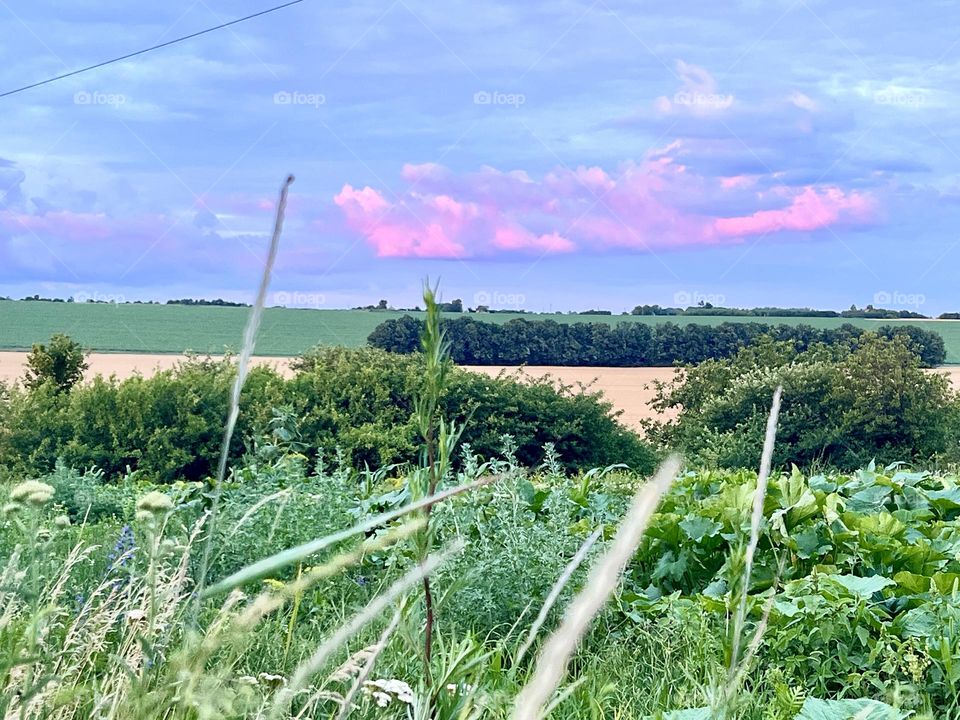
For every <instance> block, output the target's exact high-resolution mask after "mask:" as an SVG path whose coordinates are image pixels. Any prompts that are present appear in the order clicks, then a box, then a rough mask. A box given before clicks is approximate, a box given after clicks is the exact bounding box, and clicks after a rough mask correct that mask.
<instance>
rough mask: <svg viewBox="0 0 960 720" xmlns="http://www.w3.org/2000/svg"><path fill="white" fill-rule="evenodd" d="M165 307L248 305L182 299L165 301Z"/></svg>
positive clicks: (221, 301)
mask: <svg viewBox="0 0 960 720" xmlns="http://www.w3.org/2000/svg"><path fill="white" fill-rule="evenodd" d="M167 305H205V306H207V305H212V306H214V307H250V304H249V303H241V302H230V301H229V300H221V299H220V298H217V299H216V300H205V299H203V298H200V299H194V298H183V299H182V300H167Z"/></svg>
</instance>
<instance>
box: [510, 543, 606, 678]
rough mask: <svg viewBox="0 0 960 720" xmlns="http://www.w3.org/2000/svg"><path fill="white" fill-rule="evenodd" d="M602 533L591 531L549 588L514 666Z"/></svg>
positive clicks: (521, 657) (518, 652) (535, 636)
mask: <svg viewBox="0 0 960 720" xmlns="http://www.w3.org/2000/svg"><path fill="white" fill-rule="evenodd" d="M602 532H603V528H597V529H596V530H594V531H593V533H592V534H591V535H590V537H588V538H587V539H586V540H584V542H583V545H581V546H580V549H579V550H577V553H576V555H574V556H573V559H572V560H570V562H569V563H567V566H566V567H565V568H564V569H563V572H562V573H560V577H559V578H557V581H556V582H555V583H554V585H553V587H552V588H550V594H549V595H547V599H546V600H545V601H544V603H543V607H541V608H540V613H539V614H538V615H537V619H536V620H534V621H533V625H531V626H530V631H529V632H528V633H527V638H526V640H524V642H523V645H521V646H520V650H518V651H517V656H516V658H514V661H513V662H514V664H515V665H519V664H520V661H521V660H523V657H524V656H525V655H526V654H527V651H528V650H529V649H530V646H531V645H533V641H534V640H536V638H537V633H538V632H540V628H541V627H543V623H544V622H546V620H547V615H549V614H550V611H551V610H552V609H553V606H554V605H555V604H556V602H557V599H558V598H559V597H560V593H562V592H563V589H564V588H565V587H566V586H567V583H568V582H570V578H571V577H573V573H575V572H576V571H577V568H578V567H580V563H582V562H583V559H584V558H585V557H586V556H587V553H588V552H590V548H592V547H593V545H594V543H596V542H597V540H599V539H600V534H601V533H602Z"/></svg>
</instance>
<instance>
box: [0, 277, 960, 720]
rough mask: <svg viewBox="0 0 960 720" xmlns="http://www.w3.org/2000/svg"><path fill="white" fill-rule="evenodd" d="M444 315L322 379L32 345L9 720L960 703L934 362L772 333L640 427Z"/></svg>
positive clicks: (904, 713)
mask: <svg viewBox="0 0 960 720" xmlns="http://www.w3.org/2000/svg"><path fill="white" fill-rule="evenodd" d="M424 300H425V303H426V305H427V307H428V308H429V311H428V312H427V313H426V314H425V317H424V323H423V329H422V335H421V340H422V351H421V352H417V353H410V354H405V355H398V354H394V353H389V352H387V351H385V350H382V349H379V348H373V347H357V348H342V347H325V346H318V347H315V348H313V349H312V350H310V351H308V352H306V353H304V354H303V355H302V356H301V357H299V358H298V359H297V361H296V362H294V363H292V364H291V370H292V374H291V375H290V376H281V375H280V374H278V373H276V372H275V371H273V370H271V369H270V368H264V367H259V368H254V369H252V370H251V372H250V373H249V375H247V374H245V373H241V372H239V370H238V364H237V361H235V360H234V359H232V358H221V359H219V360H217V359H210V358H197V357H192V358H190V359H187V360H184V361H183V362H181V363H179V364H178V365H177V366H176V367H174V368H172V369H169V370H164V371H161V372H158V373H157V374H155V375H154V376H152V377H150V378H145V377H142V376H134V377H130V378H126V379H119V378H116V377H111V378H103V377H98V378H96V379H94V380H92V381H91V382H87V383H84V382H81V379H82V377H83V373H84V369H85V364H84V353H83V349H82V347H81V346H80V345H79V344H78V343H77V342H75V341H73V340H71V339H70V338H67V337H63V336H60V337H56V338H53V339H52V340H51V341H50V343H49V345H44V346H42V347H41V346H38V347H36V348H34V350H33V351H32V352H31V355H30V361H29V362H28V364H27V372H26V375H25V377H24V379H23V382H22V383H15V384H12V385H5V384H3V383H0V479H2V482H0V508H2V509H0V558H2V560H0V714H2V717H4V718H8V719H9V720H14V719H16V720H41V719H42V720H46V719H47V718H57V719H58V720H80V719H81V718H84V719H85V718H98V719H101V718H102V719H103V720H133V719H134V718H164V720H214V719H215V718H216V719H219V718H228V719H231V720H241V719H243V720H245V719H247V718H255V719H257V720H301V719H304V720H306V719H308V718H310V719H314V720H346V719H347V718H348V717H353V718H357V719H369V720H380V719H390V720H393V719H395V720H486V719H490V720H508V719H509V720H541V719H545V718H554V719H557V720H575V719H577V720H579V719H581V718H589V719H590V720H602V719H605V718H613V719H616V720H734V719H736V720H740V719H742V720H854V719H856V720H906V719H907V718H916V719H917V720H934V719H935V718H955V717H960V691H958V689H957V688H958V687H960V473H958V472H957V471H956V468H957V467H958V466H960V462H958V457H960V456H958V452H957V448H958V447H960V432H958V429H957V428H958V425H960V423H958V420H960V397H958V396H957V394H956V393H955V392H953V391H952V389H951V388H950V386H949V384H948V382H947V380H946V379H945V378H944V377H941V376H939V375H936V374H933V373H928V372H925V371H924V370H923V369H922V368H921V364H920V356H919V355H918V354H917V353H916V352H915V350H914V349H913V346H911V345H910V344H909V343H907V342H906V341H905V340H903V339H902V338H883V337H879V336H875V335H874V336H869V337H865V338H863V339H862V340H860V341H859V342H857V343H856V344H855V345H853V346H844V345H836V346H826V345H818V346H815V347H811V348H808V349H806V350H803V351H799V350H797V349H796V348H795V347H793V346H792V345H791V344H790V343H784V342H779V343H778V342H777V341H776V340H775V339H774V338H773V337H770V336H763V337H761V338H759V339H758V340H757V341H756V342H755V343H754V344H751V345H749V346H747V347H744V348H742V349H741V350H740V351H739V352H738V353H737V355H736V356H734V357H732V358H724V359H718V360H709V361H706V362H704V363H702V364H700V365H698V366H688V367H687V368H686V370H685V372H684V373H679V374H678V375H677V376H676V377H675V378H674V379H673V380H672V381H671V382H670V383H668V384H665V385H662V386H661V387H660V388H659V389H658V393H657V397H656V398H655V402H654V404H655V405H656V406H658V407H659V408H661V409H664V410H667V409H670V408H673V407H675V406H679V407H682V410H681V411H680V412H679V414H676V415H675V416H673V418H672V419H669V420H668V419H666V418H664V421H663V422H660V423H651V424H649V425H648V426H646V428H645V429H646V431H647V433H646V434H645V435H644V436H641V435H638V434H636V433H634V432H633V431H631V430H630V429H628V428H626V427H624V426H623V425H622V424H620V423H619V422H618V420H617V418H616V417H615V416H614V415H611V413H610V410H611V408H610V405H609V404H607V403H606V402H605V401H604V400H603V399H602V397H600V396H599V395H596V394H592V393H590V392H586V393H585V392H581V391H578V390H575V389H573V388H566V389H560V390H557V389H556V388H555V387H554V386H553V385H552V384H551V383H549V382H548V381H546V380H542V381H539V382H536V381H535V382H532V383H519V382H517V381H516V380H514V379H511V378H509V377H497V378H493V379H492V378H487V377H485V376H482V375H480V374H477V373H470V372H467V371H465V370H463V369H462V368H458V367H456V366H455V365H454V364H453V363H452V361H451V358H450V355H449V345H448V344H447V342H446V340H445V338H444V335H443V332H442V329H441V327H442V326H441V323H440V312H439V308H438V306H437V304H436V303H435V301H434V295H433V292H432V291H431V290H429V289H427V290H426V291H425V297H424ZM29 305H33V306H38V307H41V308H43V307H44V305H45V304H42V303H32V304H29ZM46 307H47V308H48V309H49V308H50V307H54V310H56V311H59V310H61V308H65V312H69V313H76V314H77V315H76V316H77V317H81V316H83V314H84V313H85V312H86V311H87V310H88V309H91V308H92V309H93V310H94V311H95V313H105V312H106V313H128V315H129V316H130V317H133V316H135V315H136V313H140V314H141V317H148V315H150V314H152V315H153V316H154V317H156V318H163V319H164V321H165V322H167V318H171V317H174V318H175V317H181V318H183V317H187V316H193V317H194V318H200V317H204V318H207V319H208V321H211V320H210V319H213V321H215V319H216V318H217V317H218V316H223V317H226V316H228V315H233V314H234V313H239V314H240V316H241V319H243V316H245V315H246V314H247V312H248V311H246V310H244V309H238V310H229V309H222V308H182V307H179V306H173V307H169V308H167V307H149V306H148V307H137V306H121V307H112V306H89V307H85V306H78V307H70V306H65V305H64V306H46ZM48 312H51V314H52V311H49V310H48ZM317 312H318V311H277V310H274V311H273V314H274V315H277V316H281V315H282V316H285V317H287V318H298V317H309V313H317ZM130 313H133V314H132V315H131V314H130ZM269 316H270V314H269V313H268V315H267V317H266V318H265V320H264V322H265V327H266V328H267V329H269V327H270V325H269V323H270V319H269ZM328 316H329V314H328ZM363 316H368V317H371V318H372V319H373V320H374V321H376V320H378V319H379V318H381V317H383V314H381V313H366V312H354V313H346V312H344V313H343V314H342V316H341V317H342V318H345V319H350V318H354V319H356V318H361V317H363ZM101 317H109V315H101ZM250 317H251V318H254V321H255V318H256V314H255V313H254V314H251V315H250ZM590 317H593V316H590ZM713 320H716V319H713ZM105 324H106V323H105ZM179 325H180V327H177V326H175V325H174V324H168V325H167V326H166V327H167V328H168V331H169V334H168V335H167V337H168V342H177V341H176V340H169V338H170V337H177V336H178V337H181V338H182V337H184V336H185V335H188V334H190V333H199V332H200V330H201V328H198V327H192V326H190V325H191V324H190V323H185V322H181V323H180V324H179ZM252 327H255V324H254V325H253V326H252ZM273 327H274V328H276V325H274V326H273ZM139 328H140V329H141V330H144V329H145V328H149V324H148V323H147V321H143V322H141V323H140V325H139ZM62 329H67V330H69V331H70V332H72V333H75V334H77V336H78V337H81V336H80V335H79V333H77V328H76V327H74V328H62ZM113 330H114V331H115V332H116V327H114V328H113ZM221 330H222V328H221ZM177 332H179V335H176V333H177ZM86 342H89V341H86ZM243 357H244V356H243V355H242V354H241V358H243ZM243 362H244V361H243V360H242V359H241V360H240V361H239V367H243ZM241 390H242V392H241ZM781 408H782V409H781ZM905 408H906V410H905ZM225 419H228V420H225ZM754 468H759V470H757V469H754ZM801 468H802V469H801Z"/></svg>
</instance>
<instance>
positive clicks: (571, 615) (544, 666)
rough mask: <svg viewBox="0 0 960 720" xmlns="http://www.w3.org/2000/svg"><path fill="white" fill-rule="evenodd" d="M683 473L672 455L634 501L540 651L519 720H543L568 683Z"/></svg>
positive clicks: (517, 708)
mask: <svg viewBox="0 0 960 720" xmlns="http://www.w3.org/2000/svg"><path fill="white" fill-rule="evenodd" d="M679 470H680V458H679V457H677V456H676V455H671V456H670V457H669V458H667V460H666V461H664V463H663V464H662V465H661V466H660V468H659V469H658V470H657V472H656V474H655V475H654V476H653V478H652V479H651V480H650V481H649V482H648V483H646V484H645V485H644V486H643V487H642V488H640V490H639V491H638V492H637V494H636V495H635V496H634V499H633V502H632V503H631V505H630V509H629V510H628V511H627V515H626V517H625V518H624V519H623V522H621V523H620V527H619V529H618V530H617V535H616V537H615V538H614V540H613V544H612V545H611V547H610V549H609V550H608V551H607V552H606V553H605V554H604V555H603V556H602V557H601V558H600V559H599V560H598V561H597V563H596V565H594V568H593V570H592V571H591V573H590V578H589V580H588V581H587V585H586V587H585V588H584V589H583V590H581V591H580V594H578V595H577V596H576V597H575V598H574V599H573V602H572V604H571V605H570V608H569V609H568V610H567V613H566V615H565V616H564V619H563V622H562V623H561V625H560V627H559V628H557V630H556V631H555V632H554V633H553V634H552V635H551V636H550V638H549V639H548V640H547V642H546V643H545V644H544V646H543V649H542V650H541V651H540V656H539V658H538V659H537V666H536V669H535V670H534V674H533V678H532V679H531V680H530V681H529V682H528V683H527V685H526V686H525V687H524V688H523V690H521V692H520V694H519V695H518V696H517V700H516V704H515V706H514V711H513V718H514V720H538V718H540V717H541V715H542V712H543V708H544V706H545V705H546V704H547V703H548V702H549V700H550V697H551V696H552V695H553V693H554V692H555V691H556V689H557V686H558V685H559V684H560V682H561V680H563V676H564V673H565V672H566V670H567V664H568V663H569V662H570V657H571V656H572V655H573V652H574V650H575V649H576V647H577V644H578V643H579V642H580V639H581V638H582V637H583V634H584V633H585V632H586V631H587V627H588V626H589V625H590V622H591V621H592V620H593V618H594V616H595V615H596V614H597V612H599V611H600V608H601V607H603V605H604V603H606V602H607V600H608V599H609V597H610V594H611V593H612V592H613V590H614V588H616V586H617V583H618V582H619V581H620V575H621V573H622V572H623V569H624V567H626V564H627V563H628V562H629V561H630V558H631V557H633V554H634V552H635V551H636V549H637V544H638V543H639V542H640V538H641V537H642V536H643V533H644V531H645V530H646V528H647V523H649V522H650V518H651V516H652V515H653V513H654V511H655V510H656V508H657V505H658V503H659V502H660V498H661V496H662V495H663V494H664V493H665V492H666V491H667V489H668V488H669V487H670V485H671V483H672V482H673V479H674V477H676V475H677V472H679Z"/></svg>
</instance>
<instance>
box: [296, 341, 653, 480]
mask: <svg viewBox="0 0 960 720" xmlns="http://www.w3.org/2000/svg"><path fill="white" fill-rule="evenodd" d="M296 367H297V370H298V372H297V375H296V376H295V377H294V378H293V379H292V380H290V381H289V383H288V385H287V389H288V393H287V401H288V402H289V403H290V405H291V406H292V407H293V408H294V414H295V415H296V416H297V417H299V418H300V430H301V432H302V434H303V436H304V437H305V438H307V439H308V442H309V443H310V444H311V445H313V446H315V447H320V448H326V449H328V450H332V449H333V448H335V447H336V446H339V447H341V448H343V449H345V450H348V451H349V453H350V454H351V461H352V462H353V463H355V464H357V465H359V466H362V465H363V464H364V463H368V464H369V465H370V466H371V467H374V466H381V465H385V464H389V463H393V462H405V461H409V460H412V459H414V458H415V456H416V452H417V449H418V448H417V445H416V442H415V432H414V429H413V425H412V421H411V417H412V413H413V397H414V392H415V390H416V389H417V388H418V387H419V385H420V383H421V379H422V377H423V361H422V358H421V357H420V356H419V355H417V354H414V355H409V356H404V357H398V356H397V355H394V354H389V353H386V352H383V351H381V350H376V349H373V348H358V349H344V348H318V349H316V350H313V351H311V352H309V353H307V354H305V355H304V357H303V358H302V359H301V360H300V362H299V363H298V364H297V366H296ZM442 405H443V408H442V415H443V416H444V417H446V418H447V419H449V420H455V421H457V422H458V423H461V422H464V421H466V420H467V418H469V422H467V424H466V428H465V429H464V432H463V436H462V438H461V441H462V442H463V443H466V444H469V445H470V447H471V448H472V449H473V450H474V451H475V452H478V453H480V454H482V455H485V456H487V457H492V456H494V455H496V454H498V453H499V452H500V451H501V449H502V447H503V444H504V436H505V435H510V436H511V437H512V441H513V443H514V444H515V445H516V455H517V458H518V459H519V460H520V462H521V463H523V464H527V465H535V464H537V463H539V462H540V461H541V460H542V458H543V446H544V445H545V444H546V443H548V442H552V443H553V444H554V445H555V447H556V449H557V452H558V453H559V456H560V460H561V462H563V463H565V464H566V465H567V466H568V467H593V466H598V465H607V464H611V463H616V462H623V463H627V464H629V465H630V466H631V467H634V468H636V469H638V470H640V471H649V470H651V469H652V468H653V464H654V463H655V455H654V453H653V452H652V451H651V449H650V447H649V446H648V445H647V444H646V443H644V442H642V441H641V440H640V439H639V438H638V437H637V436H636V435H635V434H634V433H632V432H631V431H629V430H627V429H626V428H625V427H623V426H622V425H620V424H619V423H618V422H616V420H615V419H613V417H612V416H611V408H612V406H611V405H610V403H608V402H606V401H605V400H603V399H602V398H601V396H600V395H599V393H591V392H584V393H581V392H579V391H574V390H573V389H572V388H560V389H559V391H558V389H557V388H556V386H555V385H554V384H553V383H552V382H551V381H550V380H548V379H546V378H541V379H538V380H534V381H533V382H521V381H520V380H518V379H511V378H509V377H501V378H489V377H486V376H484V375H480V374H477V373H471V372H468V371H465V370H460V369H456V368H455V369H454V370H453V371H452V373H451V375H450V378H449V381H448V385H447V392H446V395H445V396H444V397H443V398H442Z"/></svg>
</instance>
